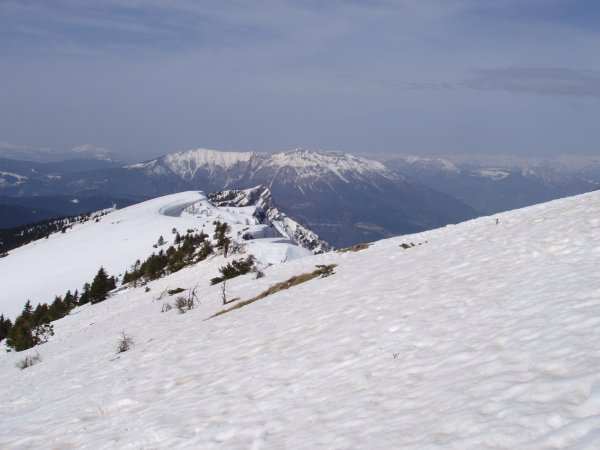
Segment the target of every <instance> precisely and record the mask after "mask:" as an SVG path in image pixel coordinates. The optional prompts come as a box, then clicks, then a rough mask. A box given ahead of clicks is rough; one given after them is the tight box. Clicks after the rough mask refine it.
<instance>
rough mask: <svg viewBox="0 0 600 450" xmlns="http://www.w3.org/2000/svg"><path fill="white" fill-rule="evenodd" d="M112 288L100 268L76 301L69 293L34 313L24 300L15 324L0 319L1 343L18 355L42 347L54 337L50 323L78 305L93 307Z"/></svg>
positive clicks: (111, 278) (45, 304)
mask: <svg viewBox="0 0 600 450" xmlns="http://www.w3.org/2000/svg"><path fill="white" fill-rule="evenodd" d="M115 287H116V280H115V278H114V277H109V276H108V275H107V274H106V271H105V270H104V268H102V267H101V268H100V270H98V274H96V277H95V278H94V281H93V282H92V284H90V283H85V285H84V286H83V292H82V294H81V297H79V293H78V291H75V293H74V294H72V293H71V291H70V290H69V291H67V293H66V294H65V296H64V298H63V297H61V296H59V295H57V296H56V297H54V301H53V302H52V303H50V305H48V304H47V303H40V304H39V305H37V306H36V307H35V309H33V307H32V306H31V302H30V301H29V300H27V303H25V306H24V307H23V311H22V312H21V314H20V315H19V316H18V317H17V318H16V319H15V323H14V324H12V323H11V322H10V320H8V319H4V316H3V315H2V316H0V340H1V339H3V338H6V345H7V346H8V347H11V348H13V349H14V350H16V351H18V352H20V351H21V350H26V349H28V348H31V347H33V346H35V345H38V344H43V343H44V342H46V341H47V340H48V338H49V337H50V336H52V335H54V328H53V325H52V323H51V322H54V321H55V320H58V319H61V318H63V317H65V316H66V315H68V314H69V313H70V312H71V310H72V309H73V308H75V307H76V306H77V305H83V304H85V303H89V302H92V303H96V302H97V301H101V300H98V299H100V298H102V296H103V295H104V298H103V299H105V298H106V296H107V295H108V292H109V291H110V290H112V289H114V288H115Z"/></svg>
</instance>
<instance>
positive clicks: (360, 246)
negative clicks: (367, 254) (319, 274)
mask: <svg viewBox="0 0 600 450" xmlns="http://www.w3.org/2000/svg"><path fill="white" fill-rule="evenodd" d="M370 246H371V244H367V243H361V244H356V245H353V246H352V247H346V248H341V249H339V250H338V253H346V252H359V251H361V250H366V249H367V248H369V247H370Z"/></svg>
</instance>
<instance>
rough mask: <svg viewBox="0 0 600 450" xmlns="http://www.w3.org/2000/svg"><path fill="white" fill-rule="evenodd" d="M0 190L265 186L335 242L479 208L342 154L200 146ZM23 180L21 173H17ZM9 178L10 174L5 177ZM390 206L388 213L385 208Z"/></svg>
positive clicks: (418, 226) (419, 226)
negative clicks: (135, 161) (238, 149)
mask: <svg viewBox="0 0 600 450" xmlns="http://www.w3.org/2000/svg"><path fill="white" fill-rule="evenodd" d="M4 172H5V173H12V174H13V175H12V177H13V178H12V181H11V180H7V181H5V183H4V186H3V187H2V189H0V193H5V195H8V196H11V197H12V198H15V197H30V196H38V195H42V194H44V195H48V194H52V195H69V196H72V197H75V198H77V199H78V200H79V201H80V202H81V201H83V200H84V199H86V198H88V197H89V196H98V195H105V196H107V197H110V198H111V199H131V200H132V201H141V200H145V199H147V198H150V197H154V196H158V195H164V194H166V193H173V192H179V191H183V190H189V189H202V190H203V191H205V192H210V191H221V190H223V189H246V188H249V187H253V186H256V185H264V186H267V187H268V188H269V189H270V191H271V192H272V194H273V196H274V198H275V199H276V201H277V203H278V205H279V207H280V209H281V211H282V212H284V213H285V214H287V215H289V216H290V217H291V218H293V219H295V220H297V221H298V222H300V223H302V224H304V225H307V226H308V227H309V228H310V229H312V230H314V231H315V232H316V233H317V234H319V235H320V236H322V237H323V238H324V239H325V240H327V241H328V242H330V243H331V244H333V245H334V246H336V247H343V246H349V245H353V244H356V243H357V242H364V241H372V240H375V239H379V238H381V237H389V236H393V235H397V234H403V233H409V232H415V231H419V230H424V229H430V228H435V227H439V226H443V225H446V224H448V223H457V222H460V221H463V220H466V219H469V218H473V217H476V216H477V215H479V214H480V213H478V212H477V211H476V210H475V209H473V208H471V207H469V206H468V205H466V204H464V203H463V202H461V201H460V200H457V199H454V198H452V197H451V196H449V195H446V194H443V193H441V192H438V191H436V190H434V189H432V188H430V187H428V186H426V185H424V184H423V183H420V182H418V181H415V180H414V179H411V178H409V177H406V176H402V175H399V174H397V173H395V172H393V171H391V170H389V169H388V168H386V167H385V166H384V165H383V164H382V163H380V162H377V161H373V160H369V159H365V158H360V157H356V156H352V155H348V154H344V153H339V152H314V151H308V150H295V151H290V152H283V153H275V154H257V153H249V152H248V153H234V152H219V151H215V150H207V149H198V150H192V151H186V152H180V153H174V154H169V155H166V156H163V157H161V158H157V159H154V160H151V161H147V162H144V163H139V164H132V165H127V166H123V167H118V168H108V169H98V170H94V171H86V172H78V173H63V174H52V173H49V172H45V173H41V178H42V179H43V182H41V181H40V177H37V178H32V177H29V176H28V175H27V174H24V173H22V172H18V171H17V170H16V169H15V170H12V172H11V170H9V169H5V170H4ZM17 177H21V178H17ZM5 180H6V175H5ZM384 211H385V212H384Z"/></svg>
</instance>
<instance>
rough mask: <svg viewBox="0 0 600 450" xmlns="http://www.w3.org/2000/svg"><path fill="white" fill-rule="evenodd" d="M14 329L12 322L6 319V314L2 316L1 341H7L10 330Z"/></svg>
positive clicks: (0, 324) (0, 325)
mask: <svg viewBox="0 0 600 450" xmlns="http://www.w3.org/2000/svg"><path fill="white" fill-rule="evenodd" d="M11 328H12V322H11V321H10V319H9V318H8V317H7V318H6V319H5V318H4V314H0V341H1V340H2V339H6V337H7V336H8V333H9V331H10V329H11Z"/></svg>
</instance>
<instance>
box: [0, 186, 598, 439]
mask: <svg viewBox="0 0 600 450" xmlns="http://www.w3.org/2000/svg"><path fill="white" fill-rule="evenodd" d="M599 217H600V193H591V194H586V195H582V196H578V197H573V198H569V199H564V200H559V201H555V202H551V203H548V204H544V205H539V206H536V207H531V208H526V209H523V210H518V211H512V212H509V213H503V214H499V215H496V216H494V217H484V218H479V219H476V220H473V221H470V222H466V223H463V224H459V225H456V226H448V227H445V228H442V229H438V230H433V231H430V232H425V233H420V234H416V235H411V236H403V237H398V238H393V239H388V240H384V241H379V242H376V243H375V244H374V245H372V246H371V247H370V248H368V249H366V250H363V251H360V252H357V253H332V254H324V255H319V256H314V257H306V258H301V259H296V260H294V261H291V262H289V263H286V264H279V265H274V266H271V267H268V268H266V269H265V274H266V277H265V278H261V279H254V278H253V276H252V275H251V274H249V275H246V276H243V277H239V278H236V279H233V280H230V281H228V282H227V290H228V295H230V298H234V297H240V298H241V300H245V299H247V298H250V297H252V296H254V295H256V294H258V293H260V292H262V291H263V290H265V289H266V288H267V287H268V286H270V285H272V284H274V283H276V282H279V281H283V280H285V279H287V278H289V277H290V276H292V275H297V274H300V273H305V272H309V271H312V270H314V267H315V265H316V264H329V263H335V264H338V266H337V267H336V269H335V272H336V273H335V274H334V275H332V276H330V277H327V278H322V279H321V278H318V279H315V280H311V281H308V282H306V283H304V284H301V285H298V286H295V287H293V288H291V289H289V290H287V291H282V292H278V293H276V294H273V295H272V296H269V297H267V298H265V299H263V300H260V301H258V302H255V303H253V304H251V305H248V306H245V307H243V308H241V309H238V310H235V311H231V312H229V313H226V314H224V315H221V316H218V317H215V318H212V319H209V320H205V319H207V318H208V317H210V316H211V315H212V314H214V313H215V312H216V311H219V310H220V309H222V308H223V306H222V305H221V304H220V302H221V300H220V286H209V284H208V280H209V279H210V278H211V277H213V276H214V275H215V274H216V271H217V268H218V267H219V266H221V265H222V264H223V263H224V262H225V261H224V259H223V258H222V257H216V258H213V259H210V260H207V261H205V262H203V263H201V264H198V265H196V266H194V267H189V268H186V269H184V270H182V271H180V272H177V273H175V274H172V275H170V276H169V277H165V278H163V279H160V280H156V281H154V282H151V283H149V285H148V286H149V287H150V289H151V290H150V292H144V288H136V289H129V290H126V291H122V292H120V293H118V294H117V295H115V296H114V297H113V298H111V299H109V300H107V301H105V302H103V303H100V304H98V305H94V306H89V305H88V306H85V307H81V308H78V309H77V310H75V311H74V312H73V313H72V314H71V315H70V316H68V317H66V318H64V319H62V320H60V321H57V322H55V332H56V335H55V336H54V337H53V338H52V339H51V340H50V341H49V342H48V343H46V344H43V345H42V346H39V347H38V348H37V349H31V350H29V351H27V352H22V353H18V354H14V353H9V354H2V355H0V367H1V369H0V370H1V371H2V374H3V377H2V378H3V379H2V383H1V384H0V414H1V415H2V417H3V420H2V422H1V423H0V447H2V448H9V449H12V448H82V447H84V448H85V447H87V448H120V449H121V448H122V449H134V448H135V449H137V448H145V449H155V448H156V449H158V448H194V449H196V448H207V449H208V448H273V449H275V448H277V449H279V448H294V449H315V448H327V449H331V448H398V447H406V448H436V447H441V446H443V447H447V448H457V449H463V448H511V449H512V448H520V449H539V448H589V449H593V448H597V446H598V442H599V441H600V351H599V350H598V347H597V342H598V340H599V338H600V327H599V326H598V325H600V288H599V286H600V284H599V283H598V280H600V265H599V264H598V260H599V259H600V219H598V218H599ZM495 218H498V219H499V223H498V224H497V225H496V223H495ZM410 242H413V243H414V244H419V243H420V244H421V245H416V246H415V247H411V248H408V249H403V248H401V247H400V244H402V243H410ZM261 245H264V246H265V247H266V246H267V245H268V243H266V242H265V243H263V244H261ZM196 284H198V286H199V297H200V301H201V303H200V305H198V306H197V307H196V308H195V309H193V310H191V311H189V312H188V313H186V314H183V315H181V314H178V313H177V312H176V311H175V310H172V311H169V312H167V313H160V309H161V305H162V303H163V302H164V300H157V297H158V296H159V294H160V293H161V292H162V291H164V290H165V289H167V288H169V289H171V288H173V287H184V288H185V287H189V286H195V285H196ZM184 294H185V293H184ZM228 306H229V305H228ZM121 330H125V331H126V332H127V333H129V334H131V335H132V336H133V338H134V340H135V343H136V345H135V347H134V348H133V349H132V350H130V351H128V352H126V353H122V354H120V355H116V354H115V346H116V342H117V338H118V335H119V333H120V332H121ZM36 350H37V351H38V352H39V353H40V355H41V356H42V358H43V361H42V362H41V363H40V364H38V365H36V366H33V367H30V368H28V369H26V370H24V371H19V370H18V369H16V368H15V367H14V364H15V362H16V361H18V360H19V359H21V358H23V357H24V356H25V354H30V353H33V352H35V351H36Z"/></svg>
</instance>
